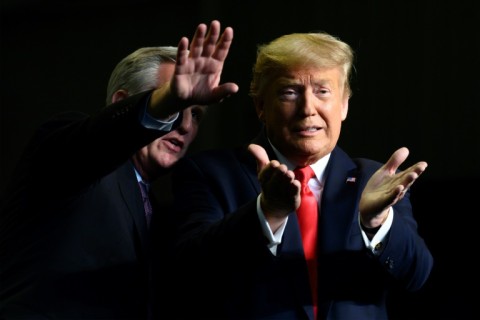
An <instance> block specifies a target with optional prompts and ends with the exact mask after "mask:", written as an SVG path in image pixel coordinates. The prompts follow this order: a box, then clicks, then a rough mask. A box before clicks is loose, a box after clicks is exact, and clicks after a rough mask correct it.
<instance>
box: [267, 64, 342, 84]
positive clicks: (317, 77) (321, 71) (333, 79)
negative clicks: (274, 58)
mask: <svg viewBox="0 0 480 320" xmlns="http://www.w3.org/2000/svg"><path fill="white" fill-rule="evenodd" d="M342 81H343V74H342V72H341V69H340V68H339V67H335V68H294V69H289V70H284V71H282V72H279V73H278V75H277V77H276V78H275V79H274V83H276V84H277V85H280V86H281V85H290V84H292V85H295V84H296V85H301V84H302V85H309V84H310V85H328V84H330V85H340V84H341V83H342Z"/></svg>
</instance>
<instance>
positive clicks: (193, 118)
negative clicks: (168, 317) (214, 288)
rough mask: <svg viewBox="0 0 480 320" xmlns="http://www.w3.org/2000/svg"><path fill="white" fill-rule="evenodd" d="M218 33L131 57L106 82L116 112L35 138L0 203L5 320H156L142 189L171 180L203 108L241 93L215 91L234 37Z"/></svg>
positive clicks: (200, 31)
mask: <svg viewBox="0 0 480 320" xmlns="http://www.w3.org/2000/svg"><path fill="white" fill-rule="evenodd" d="M220 31H221V29H220V23H219V22H218V21H213V22H212V23H211V25H210V29H209V30H207V25H205V24H200V25H199V26H198V27H197V29H196V32H195V35H194V36H193V38H192V41H191V45H190V44H189V39H187V38H185V37H184V38H182V39H181V40H180V42H179V44H178V47H151V48H142V49H139V50H137V51H135V52H134V53H132V54H131V55H129V56H127V57H126V58H125V59H124V60H122V61H121V62H120V63H119V64H118V65H117V67H116V68H115V70H114V71H113V73H112V75H111V78H110V82H109V85H108V96H107V103H112V104H111V105H109V106H108V107H106V108H103V109H102V110H101V111H100V112H99V113H98V114H97V115H94V116H87V115H84V114H81V113H65V114H63V115H60V116H57V117H55V118H54V119H52V121H49V122H47V123H46V124H44V125H43V126H42V127H41V128H40V129H39V131H38V133H37V135H36V136H35V137H34V139H32V141H31V143H30V144H29V146H28V148H27V150H26V153H25V156H24V157H23V158H22V160H21V162H20V164H19V167H18V170H17V171H16V173H15V175H14V178H13V181H12V183H11V185H10V187H9V189H8V190H7V193H6V194H5V198H4V199H3V200H2V207H1V209H2V211H1V222H0V258H1V263H0V282H1V288H0V303H1V304H0V318H2V319H6V320H8V319H146V318H147V316H148V315H149V314H151V312H150V311H148V310H149V300H150V299H151V296H150V288H149V286H148V284H149V281H150V278H151V271H150V251H151V248H150V239H149V237H150V234H149V219H150V215H149V214H150V211H149V209H148V207H147V206H145V205H144V201H146V203H145V204H147V205H148V203H149V201H148V198H146V200H144V199H143V198H142V191H141V188H140V185H139V183H145V184H146V185H147V187H146V188H147V189H148V184H150V183H152V182H153V181H155V179H156V178H158V177H159V176H160V175H162V174H163V173H165V172H167V171H168V170H169V169H170V168H171V167H172V166H173V165H174V164H175V163H176V162H177V161H178V159H180V158H181V157H182V156H183V155H184V154H185V152H186V150H187V148H188V146H189V145H190V143H191V142H192V140H193V139H194V137H195V136H196V134H197V130H198V125H199V122H200V119H201V117H202V114H203V113H204V111H205V108H206V105H208V104H211V103H217V102H219V101H221V100H222V99H223V98H225V97H227V96H228V95H231V94H233V93H235V92H236V91H237V90H238V86H237V85H236V84H234V83H224V84H220V76H221V71H222V68H223V64H224V61H225V59H226V57H227V54H228V51H229V48H230V44H231V41H232V39H233V30H232V29H231V28H229V27H228V28H226V29H225V30H224V32H223V33H221V32H220ZM189 47H190V49H189ZM147 193H148V191H147ZM158 214H160V215H161V214H166V213H165V212H154V213H153V219H154V220H155V219H157V222H158V223H161V219H159V217H157V216H156V215H158ZM168 214H170V213H168Z"/></svg>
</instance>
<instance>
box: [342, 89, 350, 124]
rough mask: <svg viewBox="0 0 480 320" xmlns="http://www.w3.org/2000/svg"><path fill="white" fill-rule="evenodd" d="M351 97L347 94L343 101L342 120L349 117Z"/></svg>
mask: <svg viewBox="0 0 480 320" xmlns="http://www.w3.org/2000/svg"><path fill="white" fill-rule="evenodd" d="M348 101H349V97H348V95H346V96H345V97H344V98H343V101H342V121H343V120H345V119H347V114H348Z"/></svg>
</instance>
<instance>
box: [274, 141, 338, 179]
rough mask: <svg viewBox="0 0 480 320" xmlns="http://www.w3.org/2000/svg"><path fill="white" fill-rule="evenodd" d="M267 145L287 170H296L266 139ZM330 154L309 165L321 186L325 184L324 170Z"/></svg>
mask: <svg viewBox="0 0 480 320" xmlns="http://www.w3.org/2000/svg"><path fill="white" fill-rule="evenodd" d="M268 143H270V146H271V147H272V149H273V151H274V152H275V155H276V156H277V158H278V161H280V163H283V164H285V165H286V166H287V168H288V169H289V170H294V169H295V168H296V165H295V164H293V163H292V162H291V161H289V160H288V159H287V158H286V157H285V156H284V155H283V154H281V153H280V151H278V150H277V148H275V146H274V145H273V144H272V143H271V142H270V139H268ZM331 154H332V153H331V152H330V153H328V154H327V155H325V156H324V157H323V158H321V159H320V160H318V161H317V162H315V163H312V164H311V165H310V167H311V168H312V170H313V172H315V177H316V178H317V180H318V181H320V182H321V183H322V184H324V183H325V169H326V168H327V164H328V160H329V159H330V156H331Z"/></svg>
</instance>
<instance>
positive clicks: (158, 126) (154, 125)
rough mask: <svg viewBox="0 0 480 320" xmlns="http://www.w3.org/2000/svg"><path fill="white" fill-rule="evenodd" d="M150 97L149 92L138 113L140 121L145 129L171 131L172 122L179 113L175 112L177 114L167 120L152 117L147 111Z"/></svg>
mask: <svg viewBox="0 0 480 320" xmlns="http://www.w3.org/2000/svg"><path fill="white" fill-rule="evenodd" d="M150 97H151V94H149V95H148V97H147V98H146V99H145V100H144V101H145V103H144V106H143V108H142V109H141V111H140V115H139V119H140V123H141V124H142V126H143V127H145V128H147V129H154V130H160V131H171V130H172V127H173V123H174V122H175V120H177V119H178V115H179V113H178V112H177V114H176V115H175V116H174V117H173V119H171V120H169V121H162V120H159V119H156V118H154V117H152V116H151V115H149V114H148V112H147V106H148V102H149V101H150Z"/></svg>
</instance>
